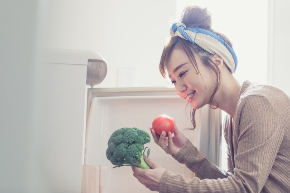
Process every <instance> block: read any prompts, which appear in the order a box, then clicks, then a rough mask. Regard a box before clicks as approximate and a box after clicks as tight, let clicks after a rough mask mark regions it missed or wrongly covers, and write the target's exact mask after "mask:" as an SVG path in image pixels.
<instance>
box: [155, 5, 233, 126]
mask: <svg viewBox="0 0 290 193" xmlns="http://www.w3.org/2000/svg"><path fill="white" fill-rule="evenodd" d="M180 22H181V23H183V24H185V25H186V27H188V28H202V29H205V30H209V31H212V32H214V33H216V34H218V35H220V36H221V37H222V38H223V39H224V40H225V41H226V42H227V44H228V45H229V46H230V47H232V44H231V42H230V41H229V39H228V38H227V37H226V36H225V35H223V34H221V33H217V32H215V31H214V30H212V28H211V15H210V14H209V12H208V11H207V9H202V8H200V7H198V6H190V7H186V8H185V9H184V11H183V14H182V16H181V20H180ZM174 49H181V50H183V51H184V52H185V53H186V55H187V56H188V58H189V59H190V62H191V63H192V64H193V67H194V69H195V71H196V73H197V74H199V73H200V72H199V69H198V66H197V63H196V60H195V57H194V54H197V55H198V56H199V57H200V59H201V61H202V62H203V64H205V66H206V67H208V68H210V69H211V70H212V71H213V72H214V73H215V75H216V86H215V89H214V91H213V93H212V95H211V97H210V102H209V103H210V104H211V103H212V100H213V97H214V95H215V93H216V92H217V90H218V89H219V86H220V71H219V68H218V67H217V66H216V64H215V63H214V62H213V61H212V60H211V56H212V54H211V53H209V52H207V51H205V50H204V49H202V48H201V47H199V46H198V45H197V44H194V43H192V42H190V41H188V40H185V39H182V38H180V37H178V36H174V37H171V38H170V39H169V41H168V43H166V45H165V46H164V49H163V52H162V55H161V59H160V63H159V70H160V73H161V74H162V76H163V77H165V76H166V71H165V64H166V63H167V62H168V60H169V58H170V56H171V54H172V51H173V50H174ZM225 66H227V65H225ZM228 70H229V69H228ZM229 71H230V70H229ZM211 107H212V108H216V107H213V106H211ZM194 115H195V109H193V111H192V115H191V120H192V124H193V126H194V127H196V123H195V117H194Z"/></svg>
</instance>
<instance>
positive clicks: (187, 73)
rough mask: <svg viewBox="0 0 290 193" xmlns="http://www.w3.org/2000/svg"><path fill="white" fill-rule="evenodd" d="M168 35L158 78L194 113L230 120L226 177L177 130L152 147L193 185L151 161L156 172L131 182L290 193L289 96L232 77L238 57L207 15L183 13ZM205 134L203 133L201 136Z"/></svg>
mask: <svg viewBox="0 0 290 193" xmlns="http://www.w3.org/2000/svg"><path fill="white" fill-rule="evenodd" d="M170 29H171V33H170V35H171V38H170V41H168V43H167V44H166V45H165V46H164V49H163V52H162V56H161V60H160V65H159V68H160V72H161V74H162V75H163V76H169V78H170V79H171V81H172V83H173V84H174V86H175V90H176V91H177V93H178V95H179V96H180V97H181V98H183V99H186V100H187V102H189V103H190V104H191V106H192V107H193V112H194V111H195V110H196V109H201V108H202V107H204V106H205V105H211V106H212V108H219V109H221V110H223V111H224V112H226V113H227V117H226V124H225V128H224V130H225V138H226V142H227V146H228V150H229V152H228V169H227V170H222V169H221V168H220V167H219V166H218V165H217V164H215V163H213V162H211V160H209V159H208V158H207V157H206V156H205V155H204V154H203V153H202V151H200V150H199V149H198V148H196V147H195V146H194V145H193V144H192V143H191V142H190V140H189V139H188V138H187V136H185V135H184V134H182V132H181V131H180V130H179V129H178V126H176V127H175V129H174V134H173V135H171V133H169V135H168V137H167V136H166V135H165V133H162V134H161V135H160V137H159V138H157V136H156V134H155V133H154V132H152V136H153V138H154V142H155V143H156V144H157V145H158V146H160V147H161V148H162V149H163V150H164V151H165V152H166V153H168V154H170V155H172V157H173V158H175V159H176V160H177V161H178V162H179V163H182V164H185V165H186V166H187V167H188V168H189V169H190V170H191V171H193V172H194V173H195V174H196V177H194V178H187V177H185V176H183V175H179V174H176V173H174V172H172V171H169V170H168V169H167V170H164V168H163V167H161V166H160V165H159V164H157V163H155V162H154V161H153V160H151V159H149V158H146V159H145V161H146V162H147V163H148V165H149V166H150V167H151V168H152V169H150V170H147V171H144V170H142V169H140V168H136V167H133V168H132V169H133V175H134V176H135V177H136V178H137V179H138V180H139V182H140V183H142V184H143V185H145V186H146V187H147V188H149V189H150V190H153V191H159V192H161V193H163V192H164V193H165V192H166V193H171V192H172V193H174V192H288V191H289V189H290V186H289V183H288V181H289V180H290V178H289V175H288V174H289V172H290V154H289V151H288V150H287V149H289V148H290V140H289V137H290V127H289V125H290V120H289V117H288V114H289V113H290V109H289V106H290V99H289V96H287V95H286V94H285V92H284V91H282V90H280V89H278V88H276V87H274V86H271V85H267V84H258V83H252V82H250V81H248V80H245V81H243V82H242V83H240V82H239V81H238V80H237V79H236V78H235V77H234V76H233V73H234V72H235V69H236V67H237V60H236V55H235V51H234V50H233V48H232V44H231V42H229V40H228V39H227V38H226V36H224V35H222V34H221V33H217V32H216V31H214V30H213V29H212V26H211V15H210V14H209V12H208V10H207V9H205V8H201V7H199V6H188V7H185V9H184V12H183V14H182V17H181V20H180V21H179V22H178V23H173V25H172V27H171V28H170ZM250 59H251V58H249V60H250ZM251 70H252V69H251ZM165 72H166V73H165ZM254 73H257V72H256V71H254ZM194 118H195V117H194V116H193V119H194ZM208 118H209V117H203V118H202V119H208ZM194 123H195V122H194V121H193V125H194ZM194 127H195V125H194ZM207 127H208V126H207V125H202V126H201V127H200V128H199V129H201V130H207V129H208V128H207ZM156 139H158V140H156ZM200 140H203V139H200ZM170 150H175V151H170ZM176 150H177V151H176ZM281 171H282V172H281ZM277 179H279V180H277Z"/></svg>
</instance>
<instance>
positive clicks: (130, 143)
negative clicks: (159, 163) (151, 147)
mask: <svg viewBox="0 0 290 193" xmlns="http://www.w3.org/2000/svg"><path fill="white" fill-rule="evenodd" d="M150 140H151V138H150V135H149V134H148V133H147V132H145V131H143V130H140V129H138V128H135V127H133V128H128V127H123V128H120V129H118V130H116V131H115V132H113V134H112V135H111V137H110V139H109V140H108V148H107V151H106V156H107V159H108V160H110V161H111V163H112V164H114V165H115V167H121V166H133V165H134V166H137V167H139V168H143V169H149V168H150V167H149V166H148V165H147V163H146V162H145V160H144V159H143V153H144V151H145V149H146V148H144V144H145V143H149V142H150ZM147 156H149V155H147Z"/></svg>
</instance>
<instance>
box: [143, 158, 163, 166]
mask: <svg viewBox="0 0 290 193" xmlns="http://www.w3.org/2000/svg"><path fill="white" fill-rule="evenodd" d="M143 158H144V160H145V162H146V163H147V164H148V166H150V168H152V169H154V168H157V167H160V166H159V164H157V163H155V162H154V161H153V160H152V159H151V158H149V157H147V156H145V155H143Z"/></svg>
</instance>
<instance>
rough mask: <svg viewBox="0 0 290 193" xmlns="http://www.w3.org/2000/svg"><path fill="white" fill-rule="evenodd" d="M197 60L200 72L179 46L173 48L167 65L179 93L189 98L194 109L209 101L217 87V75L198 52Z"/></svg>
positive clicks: (169, 74) (182, 96) (188, 100)
mask: <svg viewBox="0 0 290 193" xmlns="http://www.w3.org/2000/svg"><path fill="white" fill-rule="evenodd" d="M195 60H196V63H197V66H198V69H199V74H197V72H196V70H195V68H194V66H193V65H194V64H192V63H191V61H190V59H189V58H188V56H187V55H186V53H185V52H184V51H183V50H182V49H178V48H177V49H174V50H173V52H172V54H171V56H170V58H169V60H168V62H167V63H166V64H165V67H166V70H167V73H168V76H169V78H170V80H171V82H172V83H173V84H174V85H175V89H176V91H177V94H178V95H179V96H180V97H181V98H184V99H185V100H187V102H188V103H190V104H191V106H192V107H193V108H194V109H199V108H201V107H203V106H204V105H206V104H208V103H209V101H210V97H211V95H212V94H213V91H214V88H215V83H216V82H215V77H216V76H215V74H214V72H213V71H212V70H211V69H209V68H207V67H206V66H205V65H204V64H203V63H202V61H201V59H200V58H199V56H198V55H197V54H195Z"/></svg>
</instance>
